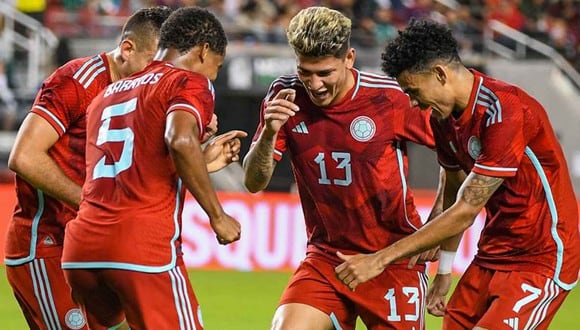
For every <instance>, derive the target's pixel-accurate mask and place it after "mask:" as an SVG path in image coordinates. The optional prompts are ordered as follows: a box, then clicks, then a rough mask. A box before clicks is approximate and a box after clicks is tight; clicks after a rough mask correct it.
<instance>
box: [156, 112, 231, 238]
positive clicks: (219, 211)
mask: <svg viewBox="0 0 580 330" xmlns="http://www.w3.org/2000/svg"><path fill="white" fill-rule="evenodd" d="M198 127H199V126H198V124H197V119H196V117H195V116H194V115H193V114H191V113H190V112H188V111H182V110H175V111H172V112H171V113H169V114H168V115H167V123H166V128H165V144H166V145H167V147H168V149H169V152H170V154H171V157H172V159H173V163H174V164H175V168H176V170H177V173H178V174H179V176H180V177H181V180H182V181H183V184H184V185H185V187H186V188H187V189H188V190H189V191H190V192H191V194H192V195H193V196H194V197H195V199H196V200H197V202H198V203H199V204H200V206H201V207H202V208H203V210H204V211H205V212H206V214H207V215H208V217H209V220H210V224H211V226H212V228H213V230H214V231H215V233H216V235H217V239H218V242H219V243H220V244H228V243H231V242H234V241H237V240H238V239H240V235H241V227H240V224H239V223H238V222H237V221H236V220H235V219H234V218H232V217H230V216H229V215H227V214H226V213H225V212H224V210H223V208H222V206H221V204H220V202H219V200H218V198H217V194H216V192H215V189H214V188H213V186H212V184H211V181H210V178H209V174H208V172H207V168H206V166H207V165H206V163H205V158H204V156H203V152H202V150H201V142H200V141H199V136H200V132H199V128H198Z"/></svg>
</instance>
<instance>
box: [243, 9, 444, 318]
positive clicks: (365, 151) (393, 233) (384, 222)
mask: <svg viewBox="0 0 580 330" xmlns="http://www.w3.org/2000/svg"><path fill="white" fill-rule="evenodd" d="M350 34H351V21H350V19H348V18H347V17H345V16H344V15H342V14H341V13H339V12H337V11H335V10H331V9H328V8H324V7H310V8H307V9H304V10H302V11H300V12H299V13H298V14H297V15H296V16H295V17H294V18H293V19H292V20H291V22H290V25H289V28H288V31H287V37H288V41H289V44H290V46H291V47H292V48H293V49H294V51H295V54H296V63H297V74H295V75H288V76H282V77H279V78H278V79H276V80H275V81H274V82H273V83H272V85H271V86H270V90H269V91H268V93H267V95H266V97H265V99H264V101H263V103H262V107H261V120H260V123H259V126H258V128H257V131H256V133H255V135H254V139H253V143H252V146H251V149H250V151H249V153H248V154H247V156H246V158H245V159H244V169H245V185H246V187H247V188H248V189H249V190H250V191H251V192H257V191H260V190H262V189H264V188H265V187H266V186H267V185H268V182H269V180H270V178H271V177H272V172H273V170H274V167H275V166H276V162H277V161H279V160H280V159H281V157H282V154H283V153H284V152H286V151H288V153H289V154H290V157H291V162H292V166H293V169H294V176H295V179H296V183H297V187H298V192H299V194H300V199H301V203H302V209H303V211H304V217H305V221H306V230H307V237H308V246H307V254H306V258H305V259H304V260H303V262H302V263H301V264H300V266H299V267H298V269H297V270H296V272H295V273H294V275H293V276H292V278H291V280H290V282H289V284H288V285H287V287H286V289H285V291H284V293H283V294H282V297H281V299H280V302H279V306H278V308H277V310H276V312H275V315H274V318H273V321H272V328H273V329H354V327H355V320H356V318H357V316H360V317H361V318H362V320H363V321H364V323H365V324H366V325H367V327H368V328H369V329H387V328H389V329H412V328H415V329H423V328H424V318H423V314H424V297H425V293H426V289H427V277H426V275H425V266H424V264H418V265H414V266H413V267H412V268H410V269H408V268H407V263H406V262H398V263H396V264H394V265H392V266H390V267H389V268H388V270H387V271H386V272H384V273H383V274H382V275H381V276H380V277H379V278H377V279H376V280H374V281H373V282H372V283H369V284H367V285H364V286H361V287H360V288H359V289H358V290H357V291H356V292H351V291H350V290H348V288H347V287H346V286H344V285H343V284H342V283H341V282H340V281H339V280H338V279H337V278H336V276H335V274H334V268H335V267H336V266H338V265H339V264H340V259H339V258H338V257H337V256H336V254H337V253H340V252H341V253H345V254H351V253H368V252H374V251H378V250H379V249H381V248H384V247H386V246H388V245H389V244H391V243H393V242H395V241H397V240H399V239H401V238H402V237H405V236H407V235H409V234H411V233H413V232H415V231H416V230H417V229H418V228H419V227H421V219H420V217H419V214H418V213H417V210H416V209H415V205H414V202H413V195H412V193H411V191H410V190H409V187H408V184H407V155H406V141H412V142H416V143H420V144H424V145H427V146H429V147H434V140H433V136H432V133H431V132H430V130H429V114H428V113H424V112H422V111H421V110H420V109H418V108H416V109H411V108H410V100H409V97H408V96H407V95H405V94H404V93H403V92H402V90H401V88H400V87H399V85H398V84H397V82H396V81H395V80H394V79H391V78H388V77H386V76H383V75H378V74H372V73H368V72H364V71H359V70H357V69H355V68H353V64H354V61H355V50H354V49H353V48H351V47H350Z"/></svg>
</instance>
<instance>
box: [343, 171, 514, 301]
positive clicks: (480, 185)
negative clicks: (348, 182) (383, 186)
mask: <svg viewBox="0 0 580 330" xmlns="http://www.w3.org/2000/svg"><path fill="white" fill-rule="evenodd" d="M503 180H504V179H503V178H500V177H492V176H486V175H481V174H477V173H473V172H471V173H470V174H469V175H468V176H467V178H466V180H465V181H464V182H463V184H462V185H461V188H460V189H459V193H458V196H457V200H456V202H455V203H454V204H453V205H452V206H451V207H450V208H449V209H447V210H446V211H445V212H443V213H442V214H441V215H439V216H438V217H436V218H435V219H433V220H432V221H430V222H428V223H427V224H425V226H423V227H421V229H419V230H418V231H416V232H415V233H413V234H412V235H410V236H407V237H405V238H403V239H401V240H399V241H397V242H395V243H394V244H392V245H390V246H389V247H386V248H384V249H382V250H380V251H378V252H376V253H373V254H368V255H365V254H359V255H354V256H345V255H342V254H339V256H340V257H341V258H342V259H343V260H344V262H343V263H342V264H340V265H339V266H338V267H336V269H335V271H336V273H337V275H338V277H339V279H340V280H341V281H342V282H343V283H345V284H346V285H348V286H349V287H350V288H351V289H352V290H354V288H356V286H357V285H359V284H361V283H363V282H366V281H368V280H370V279H372V278H374V277H376V276H377V275H379V274H380V273H381V272H382V271H383V270H384V269H385V267H386V266H387V265H389V264H391V263H393V262H395V261H397V260H401V259H404V258H407V257H409V256H411V255H414V254H417V253H420V252H422V251H425V250H427V249H430V248H432V247H434V246H436V245H438V244H440V243H441V242H443V241H445V240H446V239H449V238H451V237H454V236H456V235H458V234H460V233H462V232H463V231H464V230H465V229H467V228H468V227H469V226H471V225H472V224H473V221H474V220H475V217H476V216H477V214H478V213H479V212H480V211H481V209H482V208H483V207H484V206H485V204H486V203H487V201H488V200H489V199H490V198H491V196H492V195H493V194H494V192H495V191H496V190H497V189H498V187H499V186H500V185H501V184H502V183H503Z"/></svg>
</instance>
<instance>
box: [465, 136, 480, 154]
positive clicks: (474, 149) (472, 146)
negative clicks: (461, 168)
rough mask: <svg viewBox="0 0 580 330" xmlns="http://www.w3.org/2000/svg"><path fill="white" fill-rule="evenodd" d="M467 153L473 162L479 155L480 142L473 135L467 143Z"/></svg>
mask: <svg viewBox="0 0 580 330" xmlns="http://www.w3.org/2000/svg"><path fill="white" fill-rule="evenodd" d="M467 152H469V156H471V158H473V159H474V160H475V159H477V157H479V155H480V154H481V141H479V139H478V138H477V136H474V135H473V136H471V137H470V138H469V141H467Z"/></svg>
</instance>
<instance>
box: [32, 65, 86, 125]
mask: <svg viewBox="0 0 580 330" xmlns="http://www.w3.org/2000/svg"><path fill="white" fill-rule="evenodd" d="M59 72H60V71H57V72H55V73H54V74H53V75H52V76H50V77H49V78H47V79H46V80H45V81H44V82H43V84H42V87H41V88H40V90H39V91H38V94H37V95H36V99H35V100H34V104H33V105H32V109H31V111H30V112H32V113H34V114H37V115H39V116H41V117H42V118H44V119H45V120H46V121H48V123H49V124H50V125H51V126H52V127H53V128H54V129H55V130H56V132H57V133H58V135H59V136H62V135H63V134H64V133H65V132H66V131H67V129H68V128H69V127H70V126H71V125H72V123H74V122H76V121H77V120H78V119H79V118H81V117H83V116H85V114H86V107H87V106H88V104H89V102H90V101H89V102H85V100H84V99H85V97H83V96H84V95H83V93H85V92H86V91H85V89H84V88H81V87H80V86H79V85H78V84H77V83H76V82H75V80H74V79H72V77H69V76H66V75H62V74H59Z"/></svg>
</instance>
